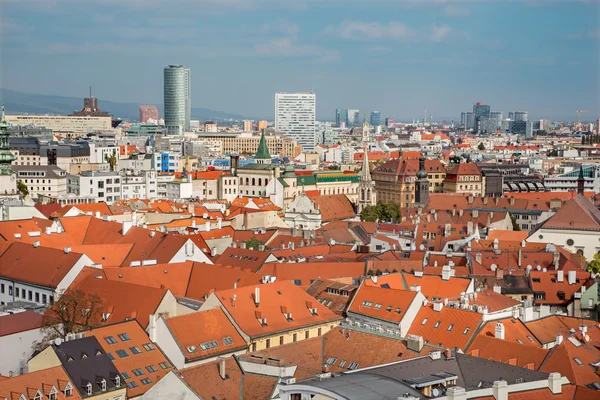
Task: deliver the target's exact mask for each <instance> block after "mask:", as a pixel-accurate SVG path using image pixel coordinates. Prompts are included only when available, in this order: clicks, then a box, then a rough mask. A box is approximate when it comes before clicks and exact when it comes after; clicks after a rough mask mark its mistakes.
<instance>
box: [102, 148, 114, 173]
mask: <svg viewBox="0 0 600 400" xmlns="http://www.w3.org/2000/svg"><path fill="white" fill-rule="evenodd" d="M104 159H105V160H106V162H107V163H108V164H109V165H110V170H111V172H114V170H115V166H116V165H117V153H116V151H115V150H113V152H112V154H111V155H110V156H109V155H108V154H106V155H105V156H104Z"/></svg>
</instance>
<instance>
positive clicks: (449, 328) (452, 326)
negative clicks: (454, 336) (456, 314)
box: [448, 324, 454, 332]
mask: <svg viewBox="0 0 600 400" xmlns="http://www.w3.org/2000/svg"><path fill="white" fill-rule="evenodd" d="M452 328H454V324H450V326H449V327H448V332H450V331H451V330H452Z"/></svg>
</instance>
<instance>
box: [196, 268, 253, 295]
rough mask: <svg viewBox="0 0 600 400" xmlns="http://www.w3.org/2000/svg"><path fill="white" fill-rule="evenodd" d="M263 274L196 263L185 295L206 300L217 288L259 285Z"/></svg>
mask: <svg viewBox="0 0 600 400" xmlns="http://www.w3.org/2000/svg"><path fill="white" fill-rule="evenodd" d="M261 278H262V275H257V274H255V273H253V272H251V271H245V270H242V269H240V268H235V267H230V266H221V265H210V264H204V263H194V265H193V266H192V272H191V274H190V279H189V282H188V285H187V288H186V291H185V297H189V298H192V299H196V300H204V299H205V296H208V295H209V294H210V293H212V292H213V291H215V290H226V289H231V288H233V287H234V286H237V287H243V286H250V285H257V284H259V283H260V282H261Z"/></svg>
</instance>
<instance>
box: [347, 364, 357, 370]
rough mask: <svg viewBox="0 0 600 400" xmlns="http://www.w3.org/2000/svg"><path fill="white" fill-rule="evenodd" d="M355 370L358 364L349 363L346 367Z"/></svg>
mask: <svg viewBox="0 0 600 400" xmlns="http://www.w3.org/2000/svg"><path fill="white" fill-rule="evenodd" d="M356 368H358V363H355V362H351V363H350V365H348V369H356Z"/></svg>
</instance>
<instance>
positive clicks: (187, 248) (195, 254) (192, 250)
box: [169, 239, 212, 265]
mask: <svg viewBox="0 0 600 400" xmlns="http://www.w3.org/2000/svg"><path fill="white" fill-rule="evenodd" d="M187 260H190V261H198V262H203V263H206V264H211V265H212V261H210V259H209V258H208V257H207V256H206V254H204V253H203V252H202V250H200V248H199V247H198V246H196V244H195V243H194V242H193V241H192V240H191V239H188V240H187V241H186V242H185V244H184V245H183V246H181V248H180V249H179V250H178V251H177V253H175V255H174V256H173V258H172V259H171V261H169V264H173V263H178V262H184V261H187Z"/></svg>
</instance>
